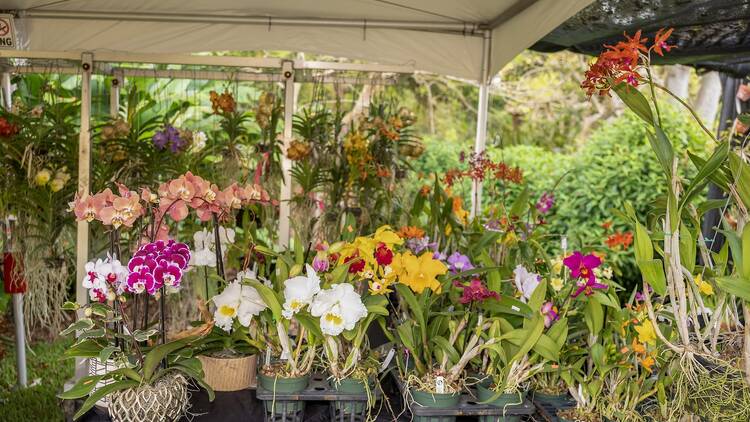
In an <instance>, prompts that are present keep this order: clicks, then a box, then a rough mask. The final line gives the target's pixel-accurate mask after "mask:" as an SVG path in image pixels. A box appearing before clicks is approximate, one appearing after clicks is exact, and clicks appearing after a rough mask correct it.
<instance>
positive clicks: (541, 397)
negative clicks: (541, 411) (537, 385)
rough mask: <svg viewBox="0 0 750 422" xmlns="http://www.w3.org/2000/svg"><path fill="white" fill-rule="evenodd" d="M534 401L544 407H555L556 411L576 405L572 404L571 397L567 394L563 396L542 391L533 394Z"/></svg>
mask: <svg viewBox="0 0 750 422" xmlns="http://www.w3.org/2000/svg"><path fill="white" fill-rule="evenodd" d="M533 396H534V401H536V402H538V403H539V404H541V405H542V406H545V407H546V406H549V407H554V408H555V409H565V408H568V407H571V406H572V405H574V403H572V402H571V400H570V396H569V395H568V394H567V393H563V394H547V393H542V392H540V391H534V392H533Z"/></svg>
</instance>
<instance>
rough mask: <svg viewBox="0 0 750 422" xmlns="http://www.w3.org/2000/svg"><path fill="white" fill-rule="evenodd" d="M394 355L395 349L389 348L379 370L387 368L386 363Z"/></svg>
mask: <svg viewBox="0 0 750 422" xmlns="http://www.w3.org/2000/svg"><path fill="white" fill-rule="evenodd" d="M395 355H396V349H394V348H392V347H391V350H389V351H388V354H387V355H385V360H384V361H383V364H382V365H380V372H383V371H385V370H386V368H388V365H389V364H390V363H391V360H393V356H395Z"/></svg>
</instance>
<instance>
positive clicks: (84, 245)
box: [75, 53, 94, 379]
mask: <svg viewBox="0 0 750 422" xmlns="http://www.w3.org/2000/svg"><path fill="white" fill-rule="evenodd" d="M93 61H94V57H93V55H92V54H91V53H83V54H81V126H80V129H79V135H78V195H79V196H84V195H88V194H89V189H90V184H91V183H90V177H91V171H90V170H91V134H90V129H91V127H90V126H91V121H90V120H91V71H92V70H93ZM88 259H89V223H88V222H86V221H79V222H78V224H77V232H76V302H77V303H78V304H80V305H85V304H86V303H88V294H87V293H86V289H85V288H84V287H83V285H82V284H81V280H83V276H84V274H85V267H86V262H87V261H88ZM79 317H80V315H79ZM87 363H88V361H87V360H86V359H76V369H75V378H76V379H79V378H81V377H82V376H85V375H88V368H87Z"/></svg>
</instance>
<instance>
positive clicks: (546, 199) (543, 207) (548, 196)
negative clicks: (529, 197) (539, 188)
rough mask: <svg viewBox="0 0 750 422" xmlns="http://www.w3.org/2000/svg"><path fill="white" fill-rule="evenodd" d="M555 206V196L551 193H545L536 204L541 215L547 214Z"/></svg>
mask: <svg viewBox="0 0 750 422" xmlns="http://www.w3.org/2000/svg"><path fill="white" fill-rule="evenodd" d="M554 205H555V194H554V193H551V192H544V193H543V194H542V196H541V198H539V201H537V203H536V210H537V211H539V213H540V214H547V213H548V212H549V211H550V210H551V209H552V207H553V206H554Z"/></svg>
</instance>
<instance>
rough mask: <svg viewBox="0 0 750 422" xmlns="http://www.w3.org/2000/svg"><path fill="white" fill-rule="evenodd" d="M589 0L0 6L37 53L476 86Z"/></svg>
mask: <svg viewBox="0 0 750 422" xmlns="http://www.w3.org/2000/svg"><path fill="white" fill-rule="evenodd" d="M591 1H592V0H462V1H456V0H315V1H309V0H274V1H268V0H265V1H258V0H190V1H186V0H127V1H123V0H60V1H54V0H0V9H4V10H12V11H15V12H16V13H17V16H18V18H17V19H16V26H17V28H18V30H19V33H20V34H21V39H22V40H23V42H24V43H25V44H24V45H25V47H26V48H27V49H30V50H37V51H66V52H70V51H93V52H94V53H96V52H97V51H107V52H123V53H197V52H205V51H222V50H264V49H265V50H292V51H303V52H309V53H317V54H328V55H332V56H337V57H348V58H351V59H361V60H366V61H370V62H375V63H380V64H398V65H410V66H412V67H414V68H415V69H416V70H423V71H429V72H434V73H440V74H447V75H452V76H457V77H461V78H466V79H471V80H479V79H481V78H480V75H481V74H482V48H483V46H482V45H483V38H482V37H483V35H484V33H485V32H486V31H491V32H490V33H489V34H490V39H491V50H490V63H489V64H490V66H489V71H490V72H489V74H490V75H492V74H494V73H495V72H497V71H498V70H499V69H500V68H501V67H502V66H503V65H505V64H506V63H507V62H508V61H510V60H511V59H512V58H513V57H514V56H515V55H516V54H518V53H519V52H521V51H522V50H523V49H525V48H527V47H529V46H530V45H532V44H533V43H534V42H536V41H537V40H539V39H540V38H542V37H543V36H544V35H546V34H547V33H548V32H550V31H551V30H552V29H554V28H555V27H557V26H558V25H559V24H561V23H562V22H564V21H565V20H566V19H567V18H569V17H570V16H572V15H573V14H575V13H576V12H578V11H579V10H580V9H582V8H583V7H584V6H586V5H587V4H589V3H591Z"/></svg>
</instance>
